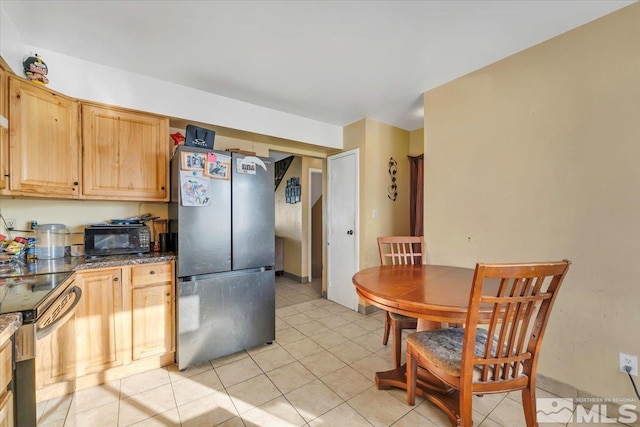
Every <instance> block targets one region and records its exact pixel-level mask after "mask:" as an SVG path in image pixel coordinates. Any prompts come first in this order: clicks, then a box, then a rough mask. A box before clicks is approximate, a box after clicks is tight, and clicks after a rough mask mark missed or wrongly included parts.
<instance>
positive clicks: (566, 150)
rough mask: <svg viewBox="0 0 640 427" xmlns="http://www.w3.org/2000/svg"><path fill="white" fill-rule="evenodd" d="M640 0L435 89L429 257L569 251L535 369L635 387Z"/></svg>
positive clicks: (573, 380) (575, 382)
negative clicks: (628, 369) (630, 358)
mask: <svg viewBox="0 0 640 427" xmlns="http://www.w3.org/2000/svg"><path fill="white" fill-rule="evenodd" d="M638 40H640V4H637V3H636V4H634V5H632V6H629V7H627V8H625V9H622V10H621V11H619V12H614V13H613V14H611V15H609V16H606V17H604V18H601V19H599V20H597V21H595V22H593V23H590V24H587V25H585V26H583V27H580V28H578V29H575V30H573V31H571V32H569V33H566V34H564V35H561V36H559V37H556V38H554V39H551V40H549V41H547V42H545V43H542V44H540V45H538V46H535V47H533V48H530V49H528V50H526V51H523V52H521V53H519V54H517V55H514V56H512V57H510V58H507V59H505V60H502V61H500V62H498V63H495V64H493V65H490V66H488V67H486V68H484V69H482V70H479V71H477V72H474V73H472V74H470V75H467V76H465V77H462V78H460V79H458V80H456V81H453V82H451V83H448V84H445V85H443V86H441V87H439V88H436V89H434V90H432V91H429V92H427V93H426V94H425V97H424V101H425V102H424V106H425V130H426V132H425V206H424V207H425V216H424V221H425V236H426V241H427V245H428V247H429V249H430V255H431V257H430V259H429V262H431V263H436V264H451V265H459V266H465V267H473V266H474V264H475V262H476V261H484V262H494V261H533V260H558V259H562V258H569V259H571V260H572V261H573V264H572V267H571V269H570V271H569V274H568V276H567V279H566V281H565V285H564V288H563V289H561V291H560V294H559V297H558V300H557V302H556V306H555V309H554V312H553V313H552V315H551V320H550V324H549V327H548V330H547V335H546V338H545V342H544V344H543V349H542V350H543V351H542V357H541V363H540V366H539V371H540V373H541V374H543V375H545V376H547V377H551V378H553V379H556V380H559V381H561V382H564V383H567V384H570V385H572V386H575V387H577V388H578V389H579V390H583V391H586V392H590V393H593V394H594V395H596V396H601V397H631V396H632V394H633V391H632V389H631V386H630V384H629V380H628V378H626V376H625V375H624V374H621V373H619V372H618V352H620V351H622V352H626V353H630V354H635V355H640V340H639V339H638V337H639V335H638V334H639V333H638V325H639V324H640V310H638V308H637V307H638V301H640V290H639V289H640V287H639V283H640V263H639V262H638V260H637V258H638V256H639V255H640V237H639V236H640V220H639V219H640V190H639V188H640V167H638V160H639V159H640V44H638Z"/></svg>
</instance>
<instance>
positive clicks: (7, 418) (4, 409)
mask: <svg viewBox="0 0 640 427" xmlns="http://www.w3.org/2000/svg"><path fill="white" fill-rule="evenodd" d="M13 426H14V423H13V393H12V392H11V391H7V392H5V393H4V394H3V395H2V398H1V399H0V427H13Z"/></svg>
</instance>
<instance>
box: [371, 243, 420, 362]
mask: <svg viewBox="0 0 640 427" xmlns="http://www.w3.org/2000/svg"><path fill="white" fill-rule="evenodd" d="M378 251H379V252H380V264H382V265H395V264H426V257H425V256H424V238H423V237H422V236H390V237H378ZM417 324H418V319H415V318H413V317H408V316H403V315H401V314H396V313H390V312H388V311H387V312H386V315H385V321H384V336H383V337H382V344H384V345H387V342H389V331H390V330H391V329H393V345H394V350H395V352H394V361H395V364H396V368H397V367H399V366H400V361H401V357H402V345H401V343H402V330H403V329H416V327H417Z"/></svg>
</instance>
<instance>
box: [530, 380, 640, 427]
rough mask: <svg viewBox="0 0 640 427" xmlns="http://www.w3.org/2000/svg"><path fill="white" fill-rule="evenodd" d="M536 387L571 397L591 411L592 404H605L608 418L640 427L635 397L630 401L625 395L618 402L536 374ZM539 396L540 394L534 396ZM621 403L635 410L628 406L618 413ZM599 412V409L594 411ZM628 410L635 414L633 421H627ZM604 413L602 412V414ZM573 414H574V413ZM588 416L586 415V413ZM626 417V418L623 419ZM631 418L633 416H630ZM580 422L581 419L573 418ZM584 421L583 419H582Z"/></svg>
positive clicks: (639, 413)
mask: <svg viewBox="0 0 640 427" xmlns="http://www.w3.org/2000/svg"><path fill="white" fill-rule="evenodd" d="M536 387H537V388H539V389H541V390H544V391H547V392H549V393H551V394H554V395H556V396H558V397H560V398H567V399H573V402H574V404H576V405H578V404H579V405H581V406H582V407H583V408H584V410H585V411H589V412H591V409H592V407H593V406H594V405H605V407H606V411H607V412H606V416H607V417H608V418H612V419H616V418H619V417H621V418H620V423H619V424H622V425H627V426H633V427H640V412H638V409H637V406H638V401H637V400H635V399H631V401H626V400H624V399H627V398H626V397H625V398H623V399H621V400H624V401H621V402H620V403H619V402H618V401H616V399H612V398H606V397H601V396H596V395H594V394H591V393H589V392H587V391H584V390H580V389H578V388H577V387H574V386H572V385H571V384H567V383H564V382H562V381H558V380H556V379H554V378H549V377H546V376H544V375H541V374H538V375H537V376H536ZM536 397H541V396H536ZM623 404H630V405H633V406H634V407H636V410H635V411H630V409H629V407H625V409H624V413H623V414H620V406H621V405H623ZM598 409H602V406H599V407H598ZM595 412H599V411H595ZM629 412H633V413H635V414H636V417H635V418H636V419H635V421H634V422H629V421H628V418H629V416H630V414H629ZM604 415H605V414H604V413H603V416H604ZM574 416H575V414H574ZM587 418H588V415H587ZM625 418H627V420H625ZM631 418H633V417H631ZM574 421H578V422H580V421H581V420H574ZM582 421H584V420H582Z"/></svg>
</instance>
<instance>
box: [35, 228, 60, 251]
mask: <svg viewBox="0 0 640 427" xmlns="http://www.w3.org/2000/svg"><path fill="white" fill-rule="evenodd" d="M66 231H67V227H66V226H65V225H64V224H40V225H38V226H36V228H35V232H36V256H37V258H38V259H53V258H62V257H64V238H65V233H66Z"/></svg>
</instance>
